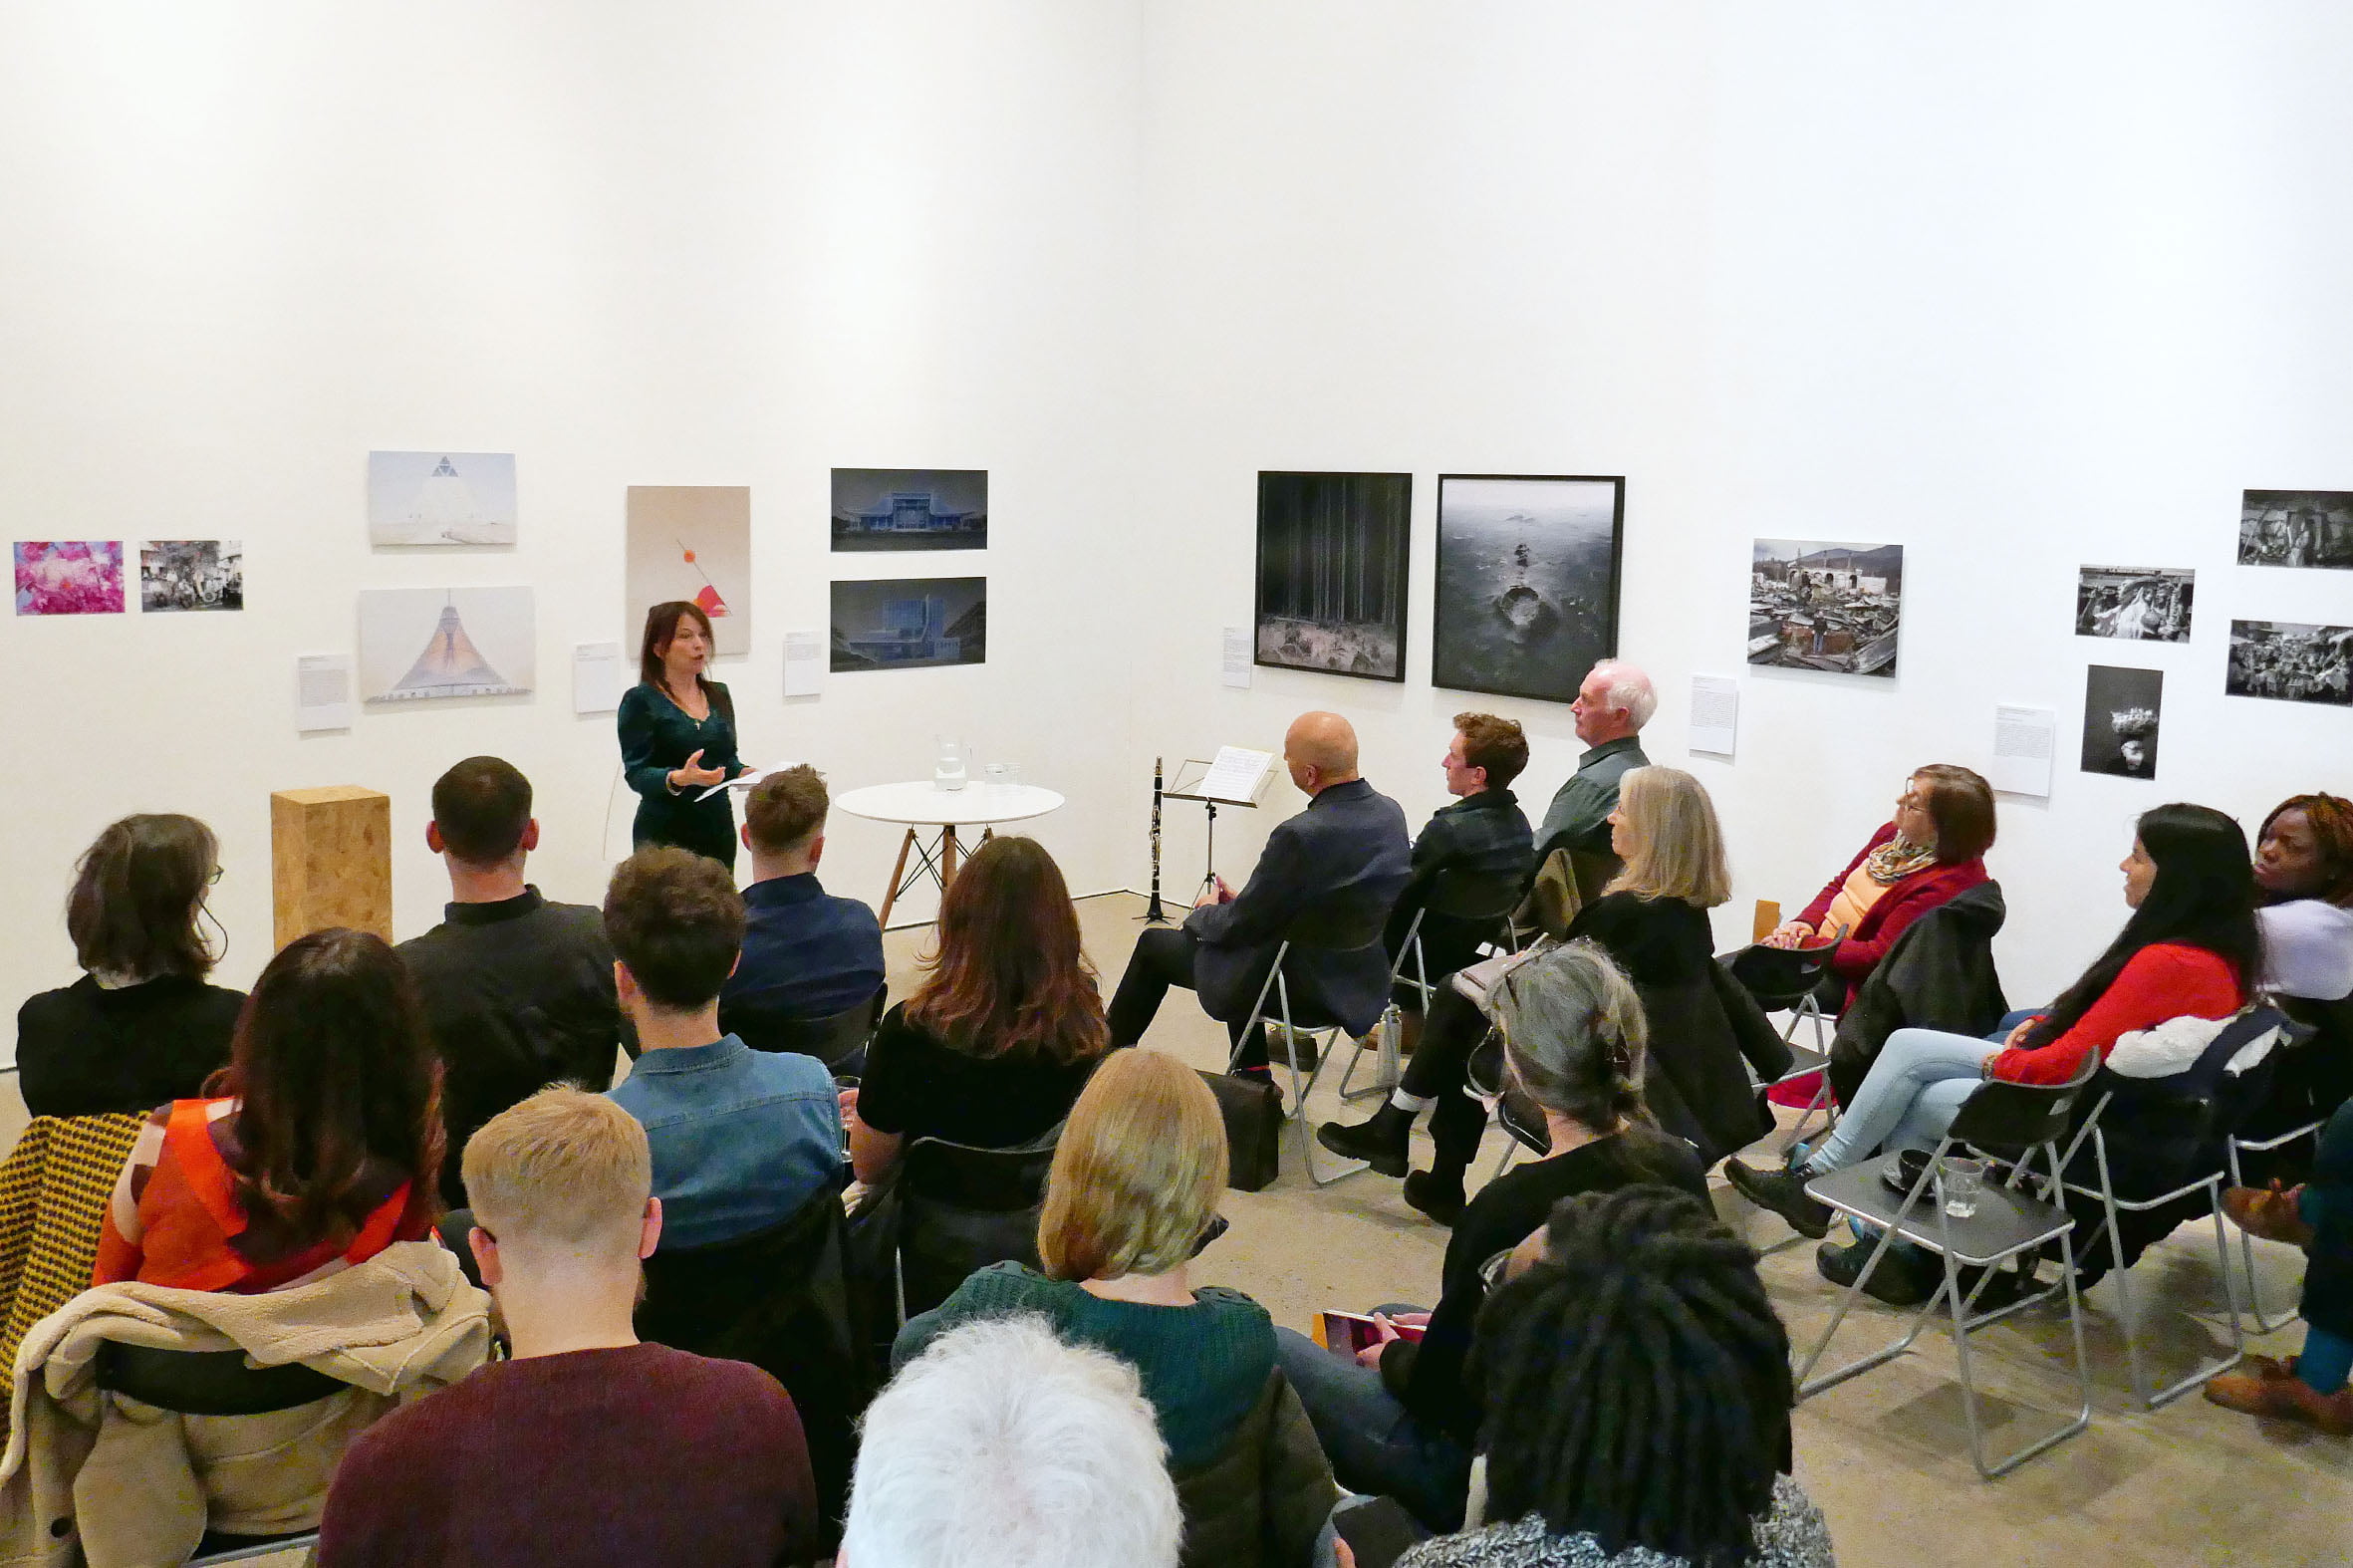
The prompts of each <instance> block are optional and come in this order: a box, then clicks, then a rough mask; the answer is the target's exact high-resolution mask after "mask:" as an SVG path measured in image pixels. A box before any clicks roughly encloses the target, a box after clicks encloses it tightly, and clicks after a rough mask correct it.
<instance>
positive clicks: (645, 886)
mask: <svg viewBox="0 0 2353 1568" xmlns="http://www.w3.org/2000/svg"><path fill="white" fill-rule="evenodd" d="M605 931H606V934H607V936H608V937H609V938H610V939H611V941H612V943H613V952H614V958H615V962H614V965H613V973H614V980H615V983H616V986H617V987H618V989H619V991H620V993H621V1005H622V1009H623V1011H625V1012H627V1013H628V1014H629V1016H630V1018H631V1020H632V1021H633V1022H634V1023H635V1024H636V1025H637V1029H638V1043H639V1045H640V1046H641V1047H642V1048H643V1053H644V1054H642V1055H641V1056H640V1057H639V1058H638V1060H637V1062H636V1063H635V1064H634V1065H633V1066H632V1067H631V1068H630V1075H629V1077H628V1078H627V1079H626V1080H624V1081H623V1082H622V1084H621V1085H620V1086H619V1087H618V1088H616V1089H615V1090H614V1091H613V1098H614V1100H615V1101H617V1102H619V1104H620V1105H621V1107H622V1109H623V1110H625V1111H627V1112H629V1114H630V1115H632V1116H634V1117H636V1118H637V1119H638V1120H639V1121H640V1122H641V1123H643V1124H644V1125H645V1128H646V1139H647V1142H648V1143H649V1144H650V1145H651V1146H652V1148H653V1151H654V1196H655V1197H658V1198H660V1199H661V1210H662V1231H661V1244H662V1246H663V1247H664V1248H665V1249H675V1248H685V1247H700V1246H709V1245H711V1244H713V1243H715V1242H720V1241H733V1240H736V1239H737V1238H739V1237H743V1236H748V1235H750V1234H752V1233H753V1232H755V1231H759V1230H765V1229H767V1228H768V1227H769V1226H771V1225H775V1224H777V1223H780V1222H781V1221H783V1220H784V1219H786V1218H788V1217H790V1216H791V1215H792V1214H793V1213H794V1212H795V1211H796V1210H798V1209H799V1208H800V1207H801V1205H802V1204H804V1203H806V1202H808V1201H809V1200H810V1199H811V1198H812V1197H815V1196H817V1195H818V1194H819V1193H821V1192H825V1191H827V1190H828V1189H830V1188H831V1186H832V1185H833V1184H834V1183H835V1182H837V1181H839V1180H840V1179H841V1175H842V1119H841V1110H840V1103H839V1101H838V1099H837V1097H836V1095H835V1091H834V1082H833V1079H832V1077H831V1076H829V1075H828V1074H827V1072H826V1070H825V1068H824V1066H823V1065H822V1064H821V1063H819V1062H818V1061H817V1060H816V1058H814V1057H808V1056H800V1055H793V1054H786V1053H774V1054H771V1053H769V1052H765V1051H754V1050H752V1049H751V1048H750V1047H749V1046H747V1045H745V1044H744V1043H743V1042H742V1041H741V1040H739V1039H737V1038H735V1036H733V1035H722V1034H720V1032H719V987H720V986H721V985H722V984H724V983H725V981H726V979H727V975H728V972H729V971H730V970H732V969H733V968H734V967H735V958H736V953H737V951H738V949H739V948H740V947H741V946H742V944H743V897H742V895H740V894H738V893H737V892H736V891H735V881H734V879H733V878H732V877H731V876H729V875H728V872H727V869H726V868H725V867H723V866H721V865H720V864H719V863H718V862H717V861H714V860H709V859H706V858H704V857H703V856H700V855H696V854H693V853H692V852H690V851H687V850H681V849H676V848H672V847H669V846H652V847H649V848H646V849H642V850H640V851H638V853H637V854H635V855H633V856H631V857H630V858H629V859H628V860H626V861H623V862H622V863H621V865H620V866H619V867H617V868H616V869H615V870H614V873H613V881H612V884H611V885H610V886H609V887H608V888H607V889H606V892H605Z"/></svg>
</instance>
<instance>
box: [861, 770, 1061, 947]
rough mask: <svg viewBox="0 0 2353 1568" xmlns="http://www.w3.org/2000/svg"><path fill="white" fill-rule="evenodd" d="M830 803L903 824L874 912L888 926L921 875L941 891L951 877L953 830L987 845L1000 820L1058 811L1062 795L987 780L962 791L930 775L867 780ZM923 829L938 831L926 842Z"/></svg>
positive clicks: (953, 870) (955, 846)
mask: <svg viewBox="0 0 2353 1568" xmlns="http://www.w3.org/2000/svg"><path fill="white" fill-rule="evenodd" d="M833 804H834V809H835V810H836V811H846V812H848V813H849V814H850V815H851V816H853V817H864V818H866V819H867V820H868V821H870V822H898V823H904V824H906V826H907V836H906V837H905V838H903V839H901V840H900V841H899V862H898V864H897V865H895V866H893V867H892V868H891V886H890V887H889V889H887V890H886V891H885V892H884V894H883V908H882V912H881V914H880V915H878V916H877V918H878V919H879V920H880V921H881V923H883V924H884V925H889V924H890V923H891V907H892V906H893V905H894V904H897V903H898V902H899V896H900V895H901V894H903V893H905V892H907V890H908V889H910V888H912V887H914V886H915V884H916V883H918V882H920V881H921V880H922V879H923V878H924V877H926V876H927V877H929V878H930V879H931V880H932V881H933V882H934V883H936V884H938V886H939V891H940V892H941V893H945V892H947V885H948V884H949V883H951V882H953V881H955V877H956V855H957V852H958V850H959V848H960V846H959V845H958V844H957V843H956V829H958V828H973V827H976V828H978V829H980V830H981V831H980V837H981V841H982V842H983V843H986V842H987V841H988V840H989V839H990V838H992V837H994V835H995V832H996V825H997V824H998V823H1000V822H1020V821H1023V820H1025V819H1027V818H1030V817H1042V816H1044V815H1045V814H1046V813H1047V812H1049V811H1059V810H1061V809H1062V795H1061V792H1060V791H1058V790H1050V789H1045V788H1043V787H1041V786H1039V785H1036V784H991V783H988V782H986V781H985V780H980V779H975V780H973V781H972V782H971V783H969V784H966V785H965V786H964V787H963V788H962V789H941V788H940V787H939V786H938V785H936V784H933V783H932V782H931V781H930V780H928V779H917V780H915V781H913V782H911V783H906V784H869V785H867V786H866V787H865V788H864V789H854V790H851V791H849V792H847V793H846V794H842V795H837V796H835V797H834V803H833ZM923 828H937V829H938V830H939V832H938V834H937V836H936V837H934V838H933V839H932V840H931V841H930V842H929V843H928V844H926V843H924V842H923V838H922V835H921V833H920V832H919V831H918V830H920V829H923ZM910 854H913V855H914V856H915V861H916V865H915V870H914V871H913V872H910V871H909V870H908V869H907V859H908V856H909V855H910Z"/></svg>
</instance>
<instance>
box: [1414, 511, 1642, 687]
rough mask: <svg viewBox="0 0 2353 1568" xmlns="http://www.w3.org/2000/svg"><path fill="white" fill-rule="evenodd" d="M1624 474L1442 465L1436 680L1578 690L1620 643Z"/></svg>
mask: <svg viewBox="0 0 2353 1568" xmlns="http://www.w3.org/2000/svg"><path fill="white" fill-rule="evenodd" d="M1625 509H1626V481H1625V480H1624V479H1575V478H1559V479H1547V478H1517V477H1502V476H1496V475H1488V474H1440V475H1438V616H1437V626H1436V629H1435V636H1434V639H1433V642H1434V647H1433V650H1432V653H1431V660H1430V681H1431V684H1433V685H1438V686H1450V687H1452V688H1453V689H1454V690H1457V691H1488V692H1493V693H1495V694H1496V695H1498V696H1510V697H1538V698H1541V699H1543V700H1545V701H1547V702H1573V701H1575V700H1576V697H1577V687H1578V685H1579V684H1580V683H1582V682H1583V680H1584V678H1585V673H1586V671H1587V670H1589V669H1591V668H1592V667H1593V666H1594V664H1596V663H1597V662H1599V661H1600V660H1602V659H1604V658H1608V657H1609V656H1610V655H1611V654H1613V653H1616V652H1617V651H1618V567H1619V555H1620V549H1621V545H1622V540H1623V533H1622V530H1623V527H1624V523H1625Z"/></svg>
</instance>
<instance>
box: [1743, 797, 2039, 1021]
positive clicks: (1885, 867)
mask: <svg viewBox="0 0 2353 1568" xmlns="http://www.w3.org/2000/svg"><path fill="white" fill-rule="evenodd" d="M1992 847H1993V788H1992V786H1991V785H1989V784H1987V783H1986V782H1985V781H1984V780H1983V779H1982V778H1980V777H1978V776H1977V775H1976V774H1975V773H1972V772H1970V771H1969V770H1968V769H1967V768H1962V767H1955V766H1953V765H1952V764H1951V763H1946V762H1932V763H1930V764H1929V765H1928V766H1927V767H1925V768H1922V769H1921V770H1920V771H1919V772H1917V773H1915V774H1913V775H1912V776H1911V777H1910V778H1908V779H1906V780H1905V781H1904V792H1903V794H1902V795H1900V796H1898V797H1897V799H1896V815H1895V816H1894V817H1893V818H1892V819H1890V820H1889V821H1887V822H1884V823H1881V824H1880V827H1879V831H1878V832H1877V833H1874V834H1872V835H1871V842H1870V843H1868V844H1866V845H1864V846H1863V848H1862V851H1861V852H1860V853H1859V854H1857V855H1856V856H1855V858H1854V859H1853V860H1851V861H1848V862H1847V866H1846V870H1844V871H1842V872H1840V873H1839V874H1838V875H1837V876H1835V877H1833V878H1831V879H1830V880H1829V881H1828V882H1826V883H1824V884H1823V885H1822V891H1821V892H1820V893H1817V894H1815V895H1814V902H1813V903H1811V904H1809V905H1807V906H1806V907H1805V911H1804V913H1802V914H1801V915H1798V916H1797V917H1796V918H1795V919H1792V920H1785V921H1783V922H1782V923H1781V924H1780V925H1779V926H1777V927H1776V928H1775V929H1774V931H1773V933H1772V934H1771V935H1769V936H1767V937H1766V938H1765V944H1766V945H1767V946H1771V947H1814V946H1819V945H1823V944H1834V950H1833V951H1832V952H1831V954H1830V983H1831V985H1832V986H1833V987H1834V988H1835V990H1836V992H1837V993H1838V995H1837V996H1836V997H1834V998H1833V1000H1840V1001H1842V1002H1844V1001H1852V1000H1853V999H1854V995H1855V992H1856V991H1857V990H1859V989H1861V988H1862V984H1863V982H1864V981H1865V980H1867V979H1869V978H1871V971H1872V970H1873V969H1876V968H1878V967H1879V960H1880V959H1882V958H1884V957H1886V956H1887V955H1888V949H1889V948H1890V947H1893V946H1894V945H1895V944H1896V938H1897V937H1899V936H1901V935H1903V934H1904V927H1905V926H1907V925H1910V924H1911V923H1912V922H1913V921H1914V920H1917V919H1919V918H1920V917H1921V916H1922V915H1926V914H1927V913H1928V912H1929V911H1931V910H1933V909H1935V908H1936V907H1937V906H1938V905H1940V904H1946V903H1949V902H1951V901H1952V900H1953V899H1955V898H1957V897H1958V896H1960V895H1961V894H1963V893H1966V892H1967V891H1968V890H1969V889H1971V888H1974V887H1975V886H1977V884H1979V883H1981V882H1984V881H1985V880H1986V875H1985V852H1986V851H1987V850H1988V849H1990V848H1992Z"/></svg>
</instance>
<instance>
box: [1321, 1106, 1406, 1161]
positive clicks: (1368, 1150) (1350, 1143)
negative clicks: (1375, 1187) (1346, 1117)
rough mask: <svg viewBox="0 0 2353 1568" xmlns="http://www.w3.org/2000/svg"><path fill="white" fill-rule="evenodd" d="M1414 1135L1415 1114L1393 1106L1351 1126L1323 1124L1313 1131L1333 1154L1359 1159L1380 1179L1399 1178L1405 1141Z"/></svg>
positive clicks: (1404, 1153)
mask: <svg viewBox="0 0 2353 1568" xmlns="http://www.w3.org/2000/svg"><path fill="white" fill-rule="evenodd" d="M1413 1135H1414V1113H1413V1112H1411V1111H1408V1110H1406V1109H1405V1108H1404V1107H1403V1106H1400V1105H1397V1104H1395V1103H1392V1104H1389V1105H1385V1106H1383V1107H1382V1108H1381V1109H1380V1110H1378V1111H1375V1112H1374V1113H1373V1119H1372V1120H1371V1121H1369V1122H1359V1123H1358V1124H1357V1125H1356V1126H1354V1127H1351V1126H1349V1125H1348V1124H1347V1123H1345V1122H1326V1123H1324V1124H1323V1126H1321V1127H1319V1128H1317V1129H1316V1130H1315V1141H1316V1142H1317V1143H1319V1144H1321V1145H1323V1146H1324V1147H1325V1148H1326V1149H1329V1150H1330V1151H1331V1152H1332V1153H1334V1154H1336V1155H1345V1156H1346V1157H1348V1158H1349V1159H1351V1160H1362V1161H1363V1162H1364V1163H1365V1164H1367V1165H1369V1166H1371V1167H1372V1168H1373V1169H1374V1170H1376V1171H1378V1172H1380V1173H1381V1174H1382V1175H1383V1176H1404V1175H1405V1174H1406V1171H1407V1163H1406V1141H1407V1140H1408V1139H1410V1138H1412V1137H1413Z"/></svg>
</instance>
